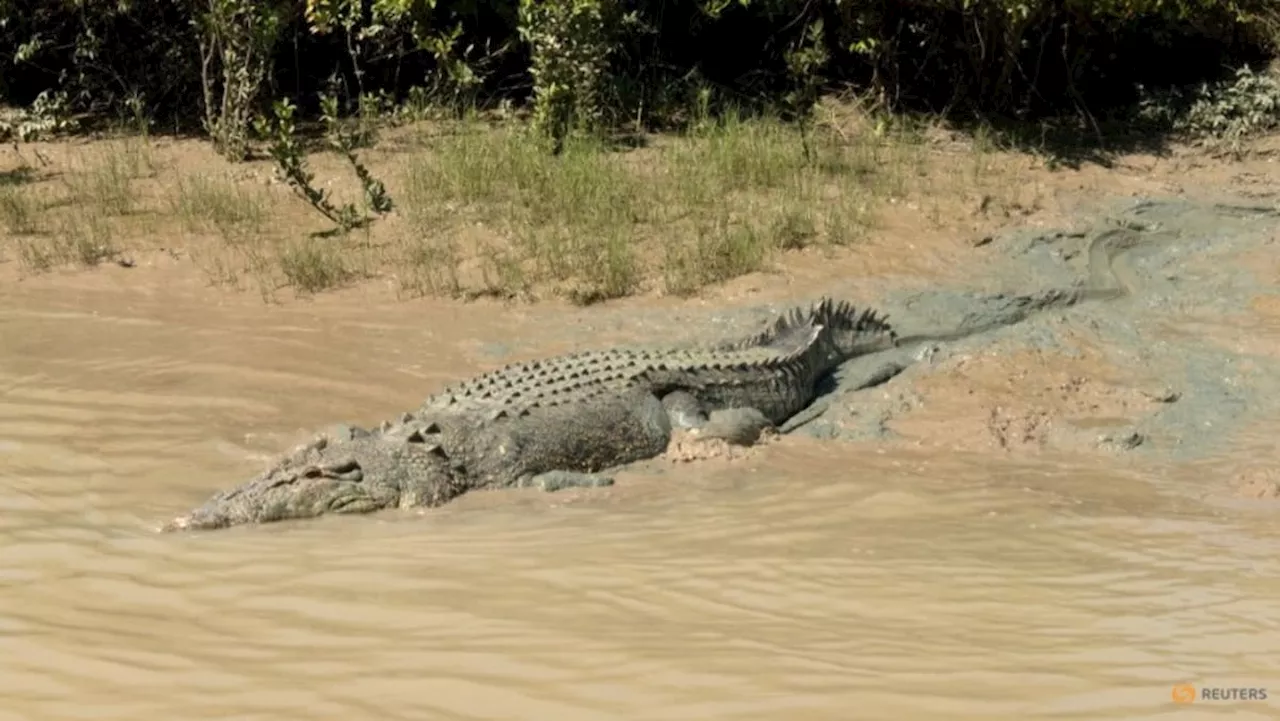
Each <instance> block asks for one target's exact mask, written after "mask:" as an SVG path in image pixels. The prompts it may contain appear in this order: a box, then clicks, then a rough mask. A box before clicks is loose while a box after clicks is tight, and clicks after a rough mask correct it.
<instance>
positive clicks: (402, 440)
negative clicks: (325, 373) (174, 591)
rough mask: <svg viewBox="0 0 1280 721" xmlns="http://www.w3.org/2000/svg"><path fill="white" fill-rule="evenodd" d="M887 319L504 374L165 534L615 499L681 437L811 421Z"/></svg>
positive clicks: (887, 344)
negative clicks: (446, 508)
mask: <svg viewBox="0 0 1280 721" xmlns="http://www.w3.org/2000/svg"><path fill="white" fill-rule="evenodd" d="M897 343H898V338H897V334H896V333H895V331H894V330H893V328H892V327H891V326H890V325H889V323H888V320H887V318H886V317H885V316H883V315H881V314H878V313H877V312H876V311H874V310H869V309H864V310H858V309H857V308H855V307H854V306H853V305H852V304H850V303H847V302H843V301H836V300H834V299H832V298H822V299H821V300H819V301H818V302H816V303H814V304H812V305H810V306H808V307H798V308H795V309H793V310H791V311H790V312H789V313H784V314H782V315H780V316H779V317H778V318H777V319H776V321H775V322H773V323H772V324H770V325H769V326H768V327H766V328H765V329H763V330H761V331H760V332H758V333H755V334H752V335H749V336H746V337H743V338H739V339H735V340H729V341H724V342H721V343H716V344H711V345H705V346H689V347H633V348H625V347H624V348H613V349H605V350H594V351H583V352H578V353H570V354H566V355H561V356H556V357H552V358H544V359H540V360H532V361H525V362H520V363H514V364H510V365H508V366H506V367H504V368H501V369H498V370H495V371H492V372H489V373H485V374H482V375H480V376H477V377H475V378H472V379H469V380H466V381H463V382H461V383H458V384H456V385H453V386H450V387H448V388H445V389H444V390H442V391H440V392H438V393H436V394H434V395H432V396H430V397H428V398H427V399H426V401H425V402H424V403H423V404H422V405H421V406H420V407H419V408H418V409H417V410H416V411H414V412H411V413H406V414H404V415H402V416H401V417H400V418H399V419H398V420H396V421H387V422H384V423H383V424H382V425H381V426H380V427H379V428H376V429H372V430H367V429H359V428H347V427H341V428H340V429H338V430H337V431H336V432H331V433H328V434H323V435H320V436H318V437H317V438H316V439H315V440H314V441H313V442H311V443H308V444H306V445H304V446H301V447H299V448H298V449H295V450H294V451H293V452H292V453H290V454H288V455H286V456H285V457H284V458H282V459H281V460H279V461H278V462H276V463H275V464H273V465H272V466H271V467H269V468H268V469H267V470H266V471H264V472H262V473H261V474H259V475H258V476H257V477H255V478H253V479H252V480H250V481H249V482H248V483H246V484H244V485H242V486H240V487H238V488H234V489H231V490H229V491H224V492H220V493H218V494H215V495H214V496H213V497H212V498H210V499H209V501H208V502H206V503H205V504H203V505H202V506H200V507H199V508H196V509H195V510H193V511H192V512H190V513H188V514H186V515H183V516H180V517H178V518H176V519H174V520H173V521H171V522H169V523H168V524H166V525H165V526H164V527H163V529H162V530H183V529H213V528H223V527H227V526H233V525H240V524H246V523H262V522H268V521H278V520H284V519H297V518H309V517H315V516H319V515H324V514H331V513H366V512H370V511H376V510H380V509H385V508H393V507H400V508H406V507H415V506H427V507H429V506H438V505H441V504H443V503H447V502H448V501H450V500H451V499H453V498H455V497H457V496H458V495H460V494H462V493H465V492H467V491H469V490H474V489H482V488H484V489H487V488H503V487H522V486H535V487H539V488H542V489H544V490H548V491H551V490H559V489H562V488H568V487H592V486H602V485H610V484H611V483H612V479H611V478H609V477H608V476H604V475H600V474H601V472H602V471H605V470H607V469H610V468H616V467H619V466H623V465H626V464H628V463H633V462H636V461H639V460H643V459H646V458H652V457H655V456H658V455H660V454H662V453H663V452H664V451H665V450H666V448H667V446H668V444H669V443H670V441H671V438H672V433H673V429H676V428H681V429H689V430H693V431H695V432H696V431H699V430H702V431H706V432H707V433H708V434H709V435H710V436H714V434H716V433H717V431H716V428H717V423H718V422H719V428H721V429H722V430H720V431H718V432H719V433H721V434H722V435H723V437H724V438H726V439H730V440H732V439H742V438H746V439H748V440H747V441H746V442H750V439H753V438H755V437H758V434H759V432H760V431H762V430H763V429H765V428H768V427H770V426H777V425H778V424H781V423H783V422H785V421H786V420H787V419H788V418H790V417H791V416H792V415H794V414H795V413H797V412H798V411H800V410H801V409H803V408H805V407H807V406H808V405H809V404H810V403H811V402H812V401H813V399H814V397H815V395H816V392H817V391H816V389H817V386H818V381H819V379H820V378H822V377H823V376H824V375H826V374H828V373H829V372H830V371H831V370H832V369H834V368H835V367H836V366H838V365H839V364H841V363H843V362H844V361H846V360H848V359H849V358H852V357H855V356H857V355H860V354H866V353H873V352H877V351H880V350H885V349H889V348H893V347H895V346H896V345H897Z"/></svg>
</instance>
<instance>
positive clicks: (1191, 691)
mask: <svg viewBox="0 0 1280 721" xmlns="http://www.w3.org/2000/svg"><path fill="white" fill-rule="evenodd" d="M1195 700H1196V687H1195V686H1192V685H1191V684H1189V683H1180V684H1177V685H1175V686H1174V687H1173V702H1174V703H1191V702H1192V701H1195Z"/></svg>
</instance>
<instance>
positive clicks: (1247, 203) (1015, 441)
mask: <svg viewBox="0 0 1280 721" xmlns="http://www.w3.org/2000/svg"><path fill="white" fill-rule="evenodd" d="M1278 228H1280V210H1278V209H1277V208H1276V207H1275V206H1267V205H1260V204H1258V202H1257V201H1256V200H1238V199H1222V200H1192V199H1186V198H1143V199H1125V200H1123V201H1117V202H1113V203H1111V204H1109V205H1105V206H1101V207H1099V208H1097V210H1096V212H1094V213H1091V214H1090V215H1089V216H1088V217H1085V218H1082V219H1081V220H1080V222H1079V223H1077V224H1076V225H1075V226H1074V227H1062V228H1053V229H1040V228H1037V229H1020V230H1014V231H1011V232H1007V233H1005V234H1003V235H998V236H994V237H991V238H989V239H987V240H986V241H985V242H981V243H979V244H978V245H977V247H975V248H974V249H973V251H972V252H973V254H974V256H975V258H974V266H975V267H976V268H980V269H981V276H980V277H979V276H978V275H976V274H975V281H974V284H973V285H972V286H969V287H965V286H963V285H959V284H957V285H953V286H952V287H932V288H928V289H922V288H920V287H918V286H919V283H918V281H917V282H916V283H915V286H916V287H910V288H905V287H901V286H902V285H906V284H907V283H902V284H901V285H900V286H899V287H898V288H896V289H895V288H893V287H892V286H893V284H894V283H895V279H882V280H881V281H878V282H877V285H879V286H882V287H880V288H874V289H869V288H868V287H867V284H866V283H865V282H849V283H840V284H831V285H828V286H826V287H822V288H815V289H814V290H813V294H815V295H817V294H822V293H825V294H832V295H836V296H839V297H846V298H856V299H859V300H860V301H862V302H866V303H868V304H870V305H873V306H874V307H876V308H878V309H880V310H881V311H883V312H886V313H887V314H888V315H889V318H890V320H891V322H892V323H893V325H894V327H895V328H896V329H897V330H898V332H899V334H900V335H901V336H904V337H910V336H933V335H938V336H945V335H949V334H955V333H965V332H967V331H975V332H973V333H972V335H969V336H967V337H964V338H960V339H955V340H944V341H936V342H925V341H922V342H918V343H911V344H907V345H904V347H903V348H901V349H898V350H895V351H892V352H889V353H881V354H876V355H871V356H865V357H862V358H858V359H855V360H853V361H850V362H849V363H847V364H845V365H844V366H843V367H842V368H840V369H839V370H838V371H837V373H836V374H835V375H834V378H833V379H831V381H832V382H831V383H829V384H828V387H827V388H826V389H825V394H824V396H823V398H821V399H820V400H819V403H822V404H825V405H826V410H825V412H823V413H822V414H821V415H820V416H818V417H817V418H814V419H812V420H810V421H809V422H806V423H803V424H801V425H799V426H798V427H797V428H794V430H791V429H788V430H791V432H794V433H797V434H803V435H808V436H812V437H815V438H821V439H829V440H835V441H848V442H875V443H878V444H885V443H888V444H893V443H906V444H911V445H917V446H919V445H924V446H951V447H955V448H957V449H964V450H984V449H992V450H1002V451H1036V450H1047V451H1065V452H1070V453H1080V452H1091V453H1107V454H1137V455H1138V456H1140V457H1143V458H1146V459H1155V460H1167V461H1187V460H1192V459H1197V458H1204V457H1205V456H1206V455H1213V454H1220V453H1223V452H1225V451H1227V450H1228V449H1229V448H1230V447H1231V444H1232V443H1233V442H1234V440H1235V434H1236V433H1237V432H1238V431H1240V430H1241V429H1243V428H1246V427H1249V426H1251V425H1252V424H1254V423H1257V422H1259V421H1264V420H1267V419H1276V418H1280V362H1277V355H1278V354H1280V320H1278V318H1280V310H1278V309H1280V290H1278V289H1277V286H1276V284H1275V281H1276V279H1277V278H1280V266H1278V265H1277V264H1278V263H1280V256H1277V255H1276V250H1277V249H1276V246H1275V243H1276V237H1277V229H1278ZM1100 239H1101V240H1107V239H1111V240H1113V241H1115V240H1118V241H1119V242H1117V243H1115V245H1116V246H1117V247H1118V248H1119V250H1118V251H1117V252H1115V253H1114V256H1113V257H1110V258H1101V259H1100V258H1098V257H1094V258H1091V257H1090V248H1091V247H1092V248H1095V249H1096V248H1097V247H1098V246H1099V243H1097V242H1096V241H1099V240H1100ZM1095 255H1097V253H1096V252H1095ZM1100 260H1101V261H1103V263H1105V262H1106V261H1110V267H1109V268H1107V269H1106V270H1107V271H1109V272H1110V273H1111V275H1112V277H1113V280H1115V281H1118V282H1119V283H1120V284H1121V285H1122V286H1123V287H1124V289H1125V290H1126V291H1127V293H1126V294H1125V295H1124V296H1123V297H1120V298H1116V299H1107V300H1090V299H1085V300H1083V301H1081V302H1079V303H1076V304H1074V305H1069V306H1068V307H1062V306H1061V304H1058V303H1057V302H1056V300H1057V298H1058V296H1059V295H1061V293H1060V291H1063V290H1067V289H1073V288H1074V289H1079V288H1083V287H1091V286H1096V285H1098V284H1099V283H1104V282H1106V281H1103V280H1102V279H1101V278H1100V275H1101V274H1103V272H1104V271H1103V269H1102V268H1101V267H1100V266H1101V265H1102V264H1103V263H1100V262H1099V261H1100ZM908 282H910V281H908ZM798 300H800V298H795V299H792V300H791V301H790V302H781V301H779V302H774V303H769V304H749V305H743V306H741V307H737V308H731V309H722V310H720V311H719V312H715V313H707V312H702V311H698V310H696V309H689V308H681V309H668V310H666V311H665V312H663V310H661V309H648V310H640V311H637V310H636V309H634V308H625V309H619V308H606V309H589V310H584V311H579V312H578V313H581V315H580V316H579V317H578V318H577V319H576V320H577V321H578V323H577V328H578V329H580V330H581V331H582V332H581V333H571V335H574V336H578V337H580V338H585V337H591V336H598V335H599V334H601V333H603V334H605V335H610V336H616V335H622V336H626V337H629V338H630V339H631V340H641V339H643V340H645V341H653V340H654V339H661V340H668V339H670V340H677V341H679V340H690V339H692V338H696V337H705V336H707V335H714V334H730V335H733V334H738V333H741V332H742V329H743V328H744V327H749V326H750V325H751V324H753V323H756V322H764V321H765V320H766V319H767V318H769V317H771V316H772V315H773V314H775V313H777V312H780V311H782V310H785V309H786V308H787V307H788V306H789V305H790V304H791V303H793V302H796V301H798ZM575 315H577V313H575ZM624 315H625V317H624ZM673 328H678V329H679V330H676V331H673V330H672V329H673ZM975 329H976V330H975ZM981 329H986V330H981ZM486 348H487V349H488V350H489V351H490V352H491V353H492V354H493V355H494V356H495V357H505V356H507V355H508V354H509V353H510V352H511V348H509V347H507V346H487V347H486Z"/></svg>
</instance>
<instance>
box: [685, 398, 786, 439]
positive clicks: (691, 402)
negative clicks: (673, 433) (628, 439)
mask: <svg viewBox="0 0 1280 721" xmlns="http://www.w3.org/2000/svg"><path fill="white" fill-rule="evenodd" d="M662 407H663V409H665V410H666V412H667V417H668V418H669V419H670V421H671V426H672V427H673V428H680V429H683V430H691V431H694V432H695V433H696V434H697V435H698V437H699V438H705V439H719V440H723V441H726V442H728V443H732V444H734V445H739V446H750V445H752V444H754V443H755V442H756V441H758V440H760V436H761V434H763V433H764V432H765V431H766V430H772V429H774V425H773V423H772V422H771V421H770V420H769V419H768V418H766V417H765V415H764V413H762V412H761V411H760V410H759V409H757V408H723V409H719V410H714V411H711V412H710V413H708V412H707V410H706V408H705V407H704V406H703V404H702V402H701V401H699V400H698V399H697V398H696V397H695V396H694V395H693V394H692V393H689V392H688V391H672V392H671V393H668V394H667V395H665V396H663V398H662Z"/></svg>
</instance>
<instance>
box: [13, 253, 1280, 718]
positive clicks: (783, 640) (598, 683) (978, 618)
mask: <svg viewBox="0 0 1280 721" xmlns="http://www.w3.org/2000/svg"><path fill="white" fill-rule="evenodd" d="M108 277H109V276H108ZM421 305H422V304H412V305H409V304H399V305H397V304H392V303H386V304H382V305H377V304H375V303H373V302H372V301H369V302H366V301H365V300H364V299H361V298H350V297H346V298H341V299H329V300H325V301H318V302H316V303H311V304H307V303H299V304H292V305H289V306H288V307H284V308H266V307H264V306H263V305H261V304H260V303H259V302H257V300H256V299H254V298H243V299H240V298H230V299H228V298H227V297H226V296H217V295H211V294H209V293H204V292H201V291H199V290H198V289H192V288H186V289H183V288H177V289H173V288H171V289H168V290H166V291H165V292H164V293H157V294H154V295H149V294H147V293H143V292H139V291H122V290H119V289H111V288H98V289H89V288H84V287H79V288H77V287H75V285H74V284H70V285H62V286H61V287H60V288H59V289H57V290H54V289H52V288H45V289H43V290H42V289H40V288H39V287H37V286H34V285H27V286H22V287H15V288H10V289H7V290H4V291H0V648H2V649H3V650H2V651H0V719H50V720H52V719H58V720H63V719H76V718H94V719H101V720H104V721H117V720H118V721H137V720H138V719H165V718H180V719H334V720H335V721H339V720H340V721H352V720H353V719H379V720H382V719H401V718H403V719H410V718H412V719H504V720H505V719H516V718H519V719H551V718H562V719H662V720H663V721H672V720H675V719H781V718H788V719H790V718H794V719H857V718H866V719H883V718H898V719H921V720H928V721H934V720H935V719H939V718H950V719H983V720H984V721H989V720H993V719H1010V720H1013V719H1017V720H1019V721H1022V720H1025V719H1029V718H1079V719H1144V718H1157V717H1160V718H1163V717H1167V716H1170V715H1172V714H1175V713H1177V714H1180V715H1181V716H1183V717H1191V718H1197V717H1198V718H1225V717H1227V716H1230V717H1231V718H1238V719H1246V718H1274V717H1275V715H1276V714H1277V712H1278V709H1280V701H1278V700H1277V699H1280V654H1277V653H1276V649H1278V648H1280V604H1277V603H1276V601H1275V599H1276V598H1277V596H1280V580H1278V579H1280V553H1277V551H1278V550H1280V542H1278V541H1277V539H1276V536H1275V533H1274V517H1273V516H1268V515H1267V514H1250V513H1246V512H1234V511H1232V512H1228V511H1224V510H1222V509H1221V508H1215V507H1210V506H1206V505H1204V504H1196V503H1191V502H1189V501H1188V500H1187V497H1186V496H1185V494H1177V493H1169V492H1166V490H1167V489H1165V488H1163V487H1162V485H1161V484H1162V483H1164V482H1166V481H1167V482H1169V483H1174V482H1175V481H1174V480H1172V479H1174V476H1175V475H1176V474H1169V475H1168V478H1167V479H1165V480H1162V479H1164V478H1165V477H1164V475H1163V474H1157V473H1154V472H1152V471H1151V470H1150V469H1148V470H1145V471H1143V470H1139V469H1135V468H1132V467H1127V468H1121V467H1120V466H1119V464H1118V462H1113V463H1112V467H1110V468H1108V467H1107V466H1106V465H1104V464H1103V463H1100V462H1099V463H1093V462H1088V463H1086V462H1085V461H1081V460H1076V461H1074V462H1068V461H1067V460H1065V459H1054V458H1050V457H1047V456H1042V457H1037V458H1035V459H1033V460H1025V459H1024V460H1019V461H1016V462H1013V461H1008V460H1001V459H999V458H995V457H992V456H985V457H984V456H981V455H972V456H965V455H960V454H955V453H947V454H933V455H928V454H922V453H920V452H918V451H917V452H911V451H906V450H887V451H886V450H884V449H883V448H882V449H881V450H880V451H879V452H877V451H876V450H874V448H875V447H874V446H862V447H853V446H847V445H841V444H838V443H834V442H832V443H819V442H816V441H811V440H806V439H800V438H797V439H789V440H788V442H786V443H782V444H779V445H776V446H774V447H772V448H770V449H769V451H768V452H767V453H765V454H762V456H761V457H759V458H756V459H751V460H748V461H744V462H736V463H733V464H722V465H716V464H714V463H708V464H703V465H690V466H681V467H679V468H673V469H670V470H668V471H667V472H665V473H660V474H648V475H636V474H632V475H628V476H624V477H622V478H620V483H619V485H618V486H616V487H615V488H613V489H608V490H602V491H595V492H585V493H579V494H577V495H564V496H560V495H555V496H548V495H546V494H537V493H536V492H530V493H521V492H509V493H489V494H481V495H479V496H473V497H470V498H466V499H463V501H461V502H459V503H457V504H455V505H453V506H450V507H447V508H444V509H439V510H437V511H432V512H429V513H427V514H425V515H414V514H403V513H393V514H384V515H381V516H378V517H364V518H331V519H322V520H317V521H314V522H306V523H297V524H278V525H274V526H266V527H261V528H250V529H233V530H230V531H225V532H219V533H210V534H203V535H157V534H155V533H153V529H154V527H155V526H156V525H157V524H158V523H159V522H161V521H163V520H164V519H166V518H167V517H169V516H170V515H172V514H174V513H176V512H180V511H183V510H186V509H187V508H189V507H190V506H192V505H194V504H195V503H197V502H200V501H202V500H203V499H204V498H205V497H206V496H207V495H208V494H209V493H211V492H212V491H213V490H215V489H218V488H222V487H225V486H227V485H230V484H232V483H235V482H238V481H239V480H241V479H243V478H244V477H246V476H247V475H248V474H250V473H252V472H253V471H255V470H257V469H258V468H259V467H260V466H261V465H262V463H263V462H264V460H265V459H266V458H267V457H269V456H270V455H271V454H273V453H276V452H279V451H280V450H282V449H283V448H285V447H287V446H288V445H290V444H291V443H293V442H296V441H298V440H301V439H302V438H304V437H305V435H304V434H305V432H306V431H308V430H310V429H312V428H314V427H316V426H320V425H323V424H325V423H328V422H334V421H352V422H362V423H370V422H373V421H376V420H378V419H380V418H382V417H387V416H391V415H393V414H394V413H396V412H397V411H399V410H400V409H403V408H406V407H409V406H411V405H413V404H414V403H415V402H417V400H419V399H420V398H421V397H422V396H423V395H424V394H425V393H427V392H428V391H429V390H431V389H432V388H434V387H436V386H438V385H439V384H441V383H443V382H444V381H445V380H447V379H449V378H453V377H457V376H460V375H464V374H466V373H468V372H471V371H472V370H474V368H475V366H476V364H479V363H490V364H493V363H496V362H498V361H496V360H495V359H492V358H486V356H485V355H484V352H483V348H482V347H481V346H479V345H478V344H476V343H474V342H472V341H471V340H470V339H471V338H472V337H483V338H503V337H511V336H513V335H519V334H520V333H524V332H527V322H526V320H527V319H526V318H525V317H524V316H523V315H522V313H527V312H529V311H508V312H506V313H505V314H503V313H500V312H495V310H494V309H493V308H484V307H481V306H471V307H461V306H460V307H457V308H452V309H448V310H439V309H437V310H431V311H427V310H424V309H423V308H422V307H421ZM521 329H524V330H521ZM558 349H559V348H554V347H552V346H551V345H548V346H547V347H545V348H544V349H543V350H558ZM1255 460H1256V459H1255ZM1183 680H1192V681H1196V682H1199V683H1202V684H1204V685H1209V686H1268V685H1269V686H1270V693H1271V699H1272V700H1269V701H1262V702H1258V701H1253V702H1242V703H1235V704H1232V703H1226V702H1212V701H1202V702H1196V703H1194V704H1192V705H1191V706H1177V705H1175V704H1173V703H1172V702H1171V700H1170V690H1171V687H1172V685H1173V684H1174V683H1176V682H1179V681H1183Z"/></svg>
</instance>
